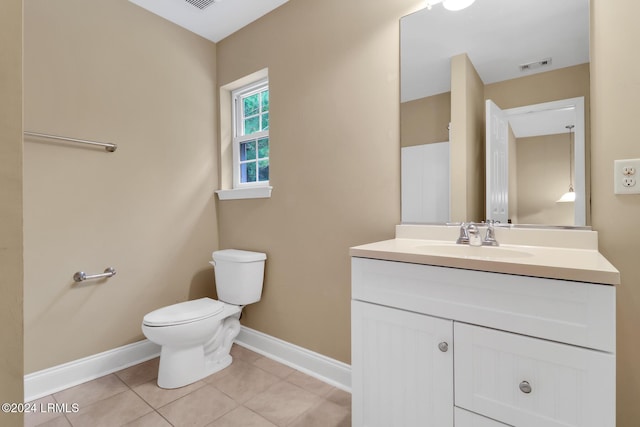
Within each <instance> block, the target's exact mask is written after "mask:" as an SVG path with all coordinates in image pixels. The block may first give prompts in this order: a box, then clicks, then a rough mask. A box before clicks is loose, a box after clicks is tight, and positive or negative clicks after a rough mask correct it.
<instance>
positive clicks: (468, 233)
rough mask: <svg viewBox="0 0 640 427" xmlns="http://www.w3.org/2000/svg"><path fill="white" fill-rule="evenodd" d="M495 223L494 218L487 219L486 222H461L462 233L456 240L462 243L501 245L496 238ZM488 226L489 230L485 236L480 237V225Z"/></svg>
mask: <svg viewBox="0 0 640 427" xmlns="http://www.w3.org/2000/svg"><path fill="white" fill-rule="evenodd" d="M495 224H496V221H494V220H487V222H486V223H484V222H483V223H480V224H477V223H473V222H463V223H462V224H460V235H459V237H458V239H457V240H456V243H457V244H460V245H471V246H499V243H498V241H497V240H496V234H495V227H494V226H495ZM484 225H486V226H487V231H486V234H485V236H484V238H480V229H479V228H478V226H484Z"/></svg>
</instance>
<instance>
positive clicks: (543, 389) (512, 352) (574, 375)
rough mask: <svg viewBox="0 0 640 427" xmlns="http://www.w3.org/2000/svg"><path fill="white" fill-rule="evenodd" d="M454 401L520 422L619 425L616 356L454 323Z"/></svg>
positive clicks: (527, 426) (539, 426)
mask: <svg viewBox="0 0 640 427" xmlns="http://www.w3.org/2000/svg"><path fill="white" fill-rule="evenodd" d="M454 343H455V358H454V359H455V360H454V378H455V379H454V381H455V405H456V406H459V407H461V408H465V409H468V410H469V411H473V412H476V413H478V414H482V415H485V416H487V417H490V418H492V419H495V420H499V421H501V422H504V423H506V424H509V425H514V426H518V427H547V426H554V427H556V426H558V427H559V426H562V427H568V426H576V427H578V426H580V427H614V426H615V356H614V355H612V354H608V353H603V352H599V351H595V350H589V349H584V348H579V347H574V346H570V345H566V344H560V343H556V342H551V341H545V340H540V339H536V338H531V337H525V336H522V335H517V334H511V333H507V332H501V331H496V330H492V329H488V328H483V327H478V326H473V325H468V324H463V323H455V325H454Z"/></svg>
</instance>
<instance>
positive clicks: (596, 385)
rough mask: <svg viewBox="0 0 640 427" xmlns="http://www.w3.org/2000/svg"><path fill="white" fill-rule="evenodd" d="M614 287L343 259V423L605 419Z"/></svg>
mask: <svg viewBox="0 0 640 427" xmlns="http://www.w3.org/2000/svg"><path fill="white" fill-rule="evenodd" d="M614 353H615V287H614V286H610V285H603V284H595V283H584V282H574V281H567V280H557V279H546V278H535V277H527V276H518V275H509V274H501V273H489V272H484V271H472V270H464V269H458V268H448V267H439V266H433V265H421V264H412V263H405V262H396V261H385V260H377V259H367V258H359V257H354V258H352V393H353V394H352V399H353V425H354V427H363V426H366V427H373V426H380V427H382V426H384V427H392V426H396V427H414V426H416V427H417V426H437V427H448V426H454V425H455V426H456V427H504V426H516V427H546V426H554V427H555V426H558V427H559V426H563V427H567V426H576V427H577V426H580V427H614V426H615V354H614Z"/></svg>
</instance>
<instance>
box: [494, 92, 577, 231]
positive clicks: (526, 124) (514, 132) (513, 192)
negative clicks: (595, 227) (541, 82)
mask: <svg viewBox="0 0 640 427" xmlns="http://www.w3.org/2000/svg"><path fill="white" fill-rule="evenodd" d="M485 111H486V124H485V126H486V139H485V143H486V172H487V174H486V188H487V199H486V207H487V218H488V219H492V220H496V221H499V222H501V223H520V224H554V225H567V226H572V225H575V226H584V225H586V216H585V212H586V210H585V200H586V199H585V179H584V178H585V170H584V169H585V163H586V162H585V143H584V98H583V97H579V98H573V99H565V100H560V101H553V102H546V103H542V104H536V105H527V106H523V107H518V108H511V109H507V110H503V109H501V108H500V107H499V106H498V105H496V104H495V103H494V102H493V101H492V100H487V101H486V107H485ZM573 165H575V167H574V166H573ZM569 189H571V192H572V193H573V195H574V196H575V199H574V200H573V201H571V202H560V201H559V200H560V199H561V198H562V197H563V195H564V194H565V193H567V192H568V191H569Z"/></svg>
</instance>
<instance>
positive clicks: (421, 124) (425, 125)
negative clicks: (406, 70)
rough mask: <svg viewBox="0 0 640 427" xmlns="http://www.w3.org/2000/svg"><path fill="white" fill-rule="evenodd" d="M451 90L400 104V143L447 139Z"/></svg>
mask: <svg viewBox="0 0 640 427" xmlns="http://www.w3.org/2000/svg"><path fill="white" fill-rule="evenodd" d="M449 122H451V92H445V93H441V94H438V95H433V96H428V97H426V98H420V99H416V100H413V101H408V102H403V103H402V104H400V145H401V146H402V147H411V146H413V145H421V144H432V143H434V142H444V141H449Z"/></svg>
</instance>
